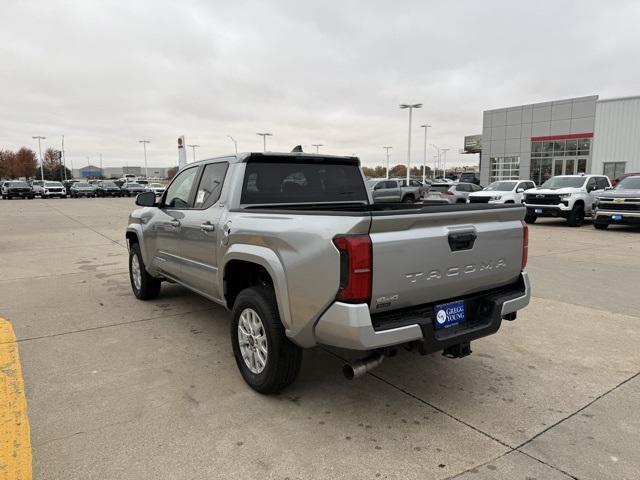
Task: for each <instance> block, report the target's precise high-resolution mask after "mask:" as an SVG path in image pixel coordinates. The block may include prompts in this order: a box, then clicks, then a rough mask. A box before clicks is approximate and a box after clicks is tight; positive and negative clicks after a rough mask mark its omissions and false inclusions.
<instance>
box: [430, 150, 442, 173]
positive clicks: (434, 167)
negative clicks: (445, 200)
mask: <svg viewBox="0 0 640 480" xmlns="http://www.w3.org/2000/svg"><path fill="white" fill-rule="evenodd" d="M431 146H432V147H433V148H435V149H436V153H437V154H438V156H437V159H436V161H434V162H433V178H434V180H435V178H436V177H437V176H438V167H439V166H440V149H439V148H438V146H437V145H436V144H434V143H432V144H431Z"/></svg>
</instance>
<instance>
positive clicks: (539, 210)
mask: <svg viewBox="0 0 640 480" xmlns="http://www.w3.org/2000/svg"><path fill="white" fill-rule="evenodd" d="M534 212H536V213H542V209H541V208H536V209H535V210H534Z"/></svg>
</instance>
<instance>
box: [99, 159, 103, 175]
mask: <svg viewBox="0 0 640 480" xmlns="http://www.w3.org/2000/svg"><path fill="white" fill-rule="evenodd" d="M99 156H100V178H104V174H103V173H102V153H100V154H99Z"/></svg>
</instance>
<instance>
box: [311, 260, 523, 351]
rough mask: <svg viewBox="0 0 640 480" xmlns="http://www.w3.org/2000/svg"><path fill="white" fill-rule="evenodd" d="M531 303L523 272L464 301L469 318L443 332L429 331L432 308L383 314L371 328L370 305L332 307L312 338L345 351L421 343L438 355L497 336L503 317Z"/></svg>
mask: <svg viewBox="0 0 640 480" xmlns="http://www.w3.org/2000/svg"><path fill="white" fill-rule="evenodd" d="M530 298H531V287H530V284H529V276H528V275H527V274H526V273H525V272H523V273H522V274H521V276H520V278H519V279H518V282H517V283H515V284H513V285H510V286H508V287H505V288H502V289H497V290H493V291H490V292H484V293H483V292H481V293H478V294H474V295H471V296H469V297H467V298H465V301H467V302H468V305H469V307H470V308H469V315H470V317H471V318H470V319H469V320H468V321H467V322H465V323H464V324H461V325H457V326H455V327H452V328H447V329H443V330H435V328H434V326H433V306H432V305H424V306H419V307H416V308H415V309H407V310H403V311H402V312H399V313H398V312H391V314H390V315H385V317H387V318H388V319H387V320H386V321H384V320H383V321H380V317H376V319H375V323H376V326H375V327H374V321H373V320H372V318H371V315H370V312H369V306H368V305H366V304H357V305H353V304H348V303H342V302H335V303H334V304H333V305H331V307H329V309H328V310H327V311H326V312H325V313H324V314H323V315H322V317H320V320H318V322H317V323H316V326H315V337H316V341H317V342H318V343H321V344H324V345H331V346H335V347H339V348H346V349H349V350H374V349H377V348H383V347H390V346H394V345H402V344H405V343H410V342H419V343H421V350H423V351H426V352H427V353H428V352H436V351H439V350H444V349H445V348H447V347H449V346H451V345H455V344H458V343H461V342H468V341H471V340H475V339H477V338H481V337H485V336H487V335H491V334H493V333H495V332H497V331H498V329H499V328H500V325H501V323H502V319H503V317H505V316H508V315H509V314H513V313H515V312H516V311H518V310H520V309H522V308H524V307H526V306H527V305H528V304H529V300H530ZM438 303H442V302H438Z"/></svg>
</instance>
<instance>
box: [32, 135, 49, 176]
mask: <svg viewBox="0 0 640 480" xmlns="http://www.w3.org/2000/svg"><path fill="white" fill-rule="evenodd" d="M31 138H33V139H34V140H38V152H40V179H41V180H42V182H43V183H42V185H44V168H42V146H41V145H40V140H46V139H47V137H42V136H39V135H36V136H35V137H31Z"/></svg>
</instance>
